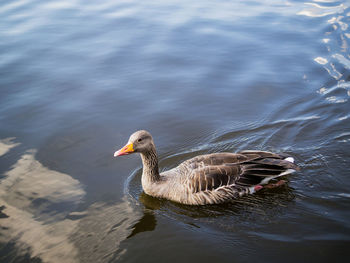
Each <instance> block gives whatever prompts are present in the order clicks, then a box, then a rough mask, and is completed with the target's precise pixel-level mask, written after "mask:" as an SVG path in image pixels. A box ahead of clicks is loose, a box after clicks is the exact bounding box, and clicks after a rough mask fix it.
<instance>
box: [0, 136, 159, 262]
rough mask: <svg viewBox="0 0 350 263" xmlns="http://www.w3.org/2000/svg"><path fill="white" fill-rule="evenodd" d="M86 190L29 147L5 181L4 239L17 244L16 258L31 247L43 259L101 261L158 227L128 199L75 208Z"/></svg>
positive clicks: (0, 211) (0, 194)
mask: <svg viewBox="0 0 350 263" xmlns="http://www.w3.org/2000/svg"><path fill="white" fill-rule="evenodd" d="M13 140H14V139H13V138H11V139H5V140H2V141H1V142H0V149H6V150H9V149H11V148H13V147H15V146H17V145H19V143H14V142H12V141H13ZM3 152H5V151H3ZM85 194H86V193H85V191H84V189H83V186H82V185H81V184H80V183H79V182H78V181H77V180H75V179H73V178H72V177H71V176H69V175H68V174H64V173H60V172H57V171H53V170H50V169H48V168H47V167H44V166H43V165H42V164H41V163H40V162H39V161H37V160H36V159H35V151H34V150H31V151H28V152H27V153H25V154H24V155H22V156H21V158H20V159H19V160H18V161H17V162H16V163H15V164H14V165H13V167H12V168H11V170H9V171H8V172H6V173H5V177H4V178H3V179H2V180H1V184H0V204H1V207H0V220H1V233H2V234H1V236H0V242H1V243H4V244H6V243H7V242H13V243H14V244H15V246H16V250H17V252H16V253H17V255H16V257H17V258H18V260H21V258H22V259H24V257H25V256H26V253H27V252H28V250H29V251H30V256H31V257H32V258H40V259H41V260H42V261H43V262H68V263H69V262H99V261H100V260H101V258H103V259H104V260H105V261H108V259H111V258H114V259H116V258H118V254H119V253H121V252H122V251H119V245H120V243H121V242H122V241H123V240H124V239H126V238H128V237H132V236H134V235H136V234H137V233H140V232H143V231H150V230H153V229H154V227H155V224H156V221H155V218H154V216H153V215H152V214H149V213H145V214H144V215H143V216H141V213H140V212H138V211H137V210H136V209H135V207H134V206H133V205H131V204H130V202H129V201H128V200H126V199H124V201H123V202H121V203H119V204H115V205H107V204H104V203H95V204H92V205H91V206H90V207H88V208H87V209H86V210H85V211H80V212H79V211H75V210H76V209H77V207H78V205H79V203H80V202H81V201H82V199H83V198H84V196H85ZM150 226H151V227H150ZM152 226H153V227H152ZM5 249H6V248H5ZM5 252H6V251H5ZM2 253H4V251H3V252H2Z"/></svg>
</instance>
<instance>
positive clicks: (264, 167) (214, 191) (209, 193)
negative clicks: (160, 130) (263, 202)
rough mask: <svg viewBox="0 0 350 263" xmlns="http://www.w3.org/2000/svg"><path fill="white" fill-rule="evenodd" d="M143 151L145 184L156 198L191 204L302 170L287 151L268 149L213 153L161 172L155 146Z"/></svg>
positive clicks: (248, 191) (247, 190) (211, 201)
mask: <svg viewBox="0 0 350 263" xmlns="http://www.w3.org/2000/svg"><path fill="white" fill-rule="evenodd" d="M151 148H152V149H150V151H149V152H147V153H141V156H142V161H143V167H144V169H143V174H142V186H143V189H144V191H145V192H146V193H147V194H149V195H151V196H155V197H160V198H166V199H170V200H172V201H175V202H178V203H183V204H188V205H206V204H218V203H223V202H227V201H229V200H232V199H235V198H239V197H241V196H244V195H247V194H251V193H254V192H255V188H254V187H255V186H257V185H263V184H267V183H268V181H269V180H271V179H273V178H277V177H280V176H283V175H287V174H289V173H292V172H295V171H297V170H299V167H298V166H297V165H295V164H294V163H292V162H290V161H289V160H285V159H286V157H287V156H285V155H283V154H275V153H271V152H264V151H244V152H239V153H213V154H206V155H200V156H197V157H194V158H192V159H189V160H187V161H185V162H183V163H182V164H180V165H179V166H178V167H176V168H174V169H171V170H169V171H166V172H163V173H160V174H159V173H158V159H157V154H156V151H155V147H154V145H152V147H151Z"/></svg>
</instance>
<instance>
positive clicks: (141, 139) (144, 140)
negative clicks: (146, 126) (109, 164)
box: [114, 130, 155, 157]
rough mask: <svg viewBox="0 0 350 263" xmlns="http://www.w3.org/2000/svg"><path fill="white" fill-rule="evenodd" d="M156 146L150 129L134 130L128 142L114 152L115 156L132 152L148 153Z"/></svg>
mask: <svg viewBox="0 0 350 263" xmlns="http://www.w3.org/2000/svg"><path fill="white" fill-rule="evenodd" d="M154 148H155V146H154V142H153V138H152V136H151V134H150V133H149V132H148V131H145V130H141V131H137V132H134V133H133V134H132V135H131V136H130V138H129V141H128V143H127V144H126V145H125V146H124V147H122V148H121V149H120V150H118V151H116V152H115V153H114V157H117V156H121V155H128V154H132V153H136V152H138V153H147V152H150V151H152V150H153V149H154Z"/></svg>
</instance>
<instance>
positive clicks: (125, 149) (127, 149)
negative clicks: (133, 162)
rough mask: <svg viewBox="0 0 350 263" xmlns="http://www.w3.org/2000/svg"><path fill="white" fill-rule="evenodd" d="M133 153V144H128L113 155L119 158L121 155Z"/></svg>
mask: <svg viewBox="0 0 350 263" xmlns="http://www.w3.org/2000/svg"><path fill="white" fill-rule="evenodd" d="M133 152H134V148H133V144H132V143H129V144H127V145H125V146H124V147H123V148H121V149H120V150H119V151H116V152H115V153H114V157H117V156H121V155H127V154H130V153H133Z"/></svg>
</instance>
